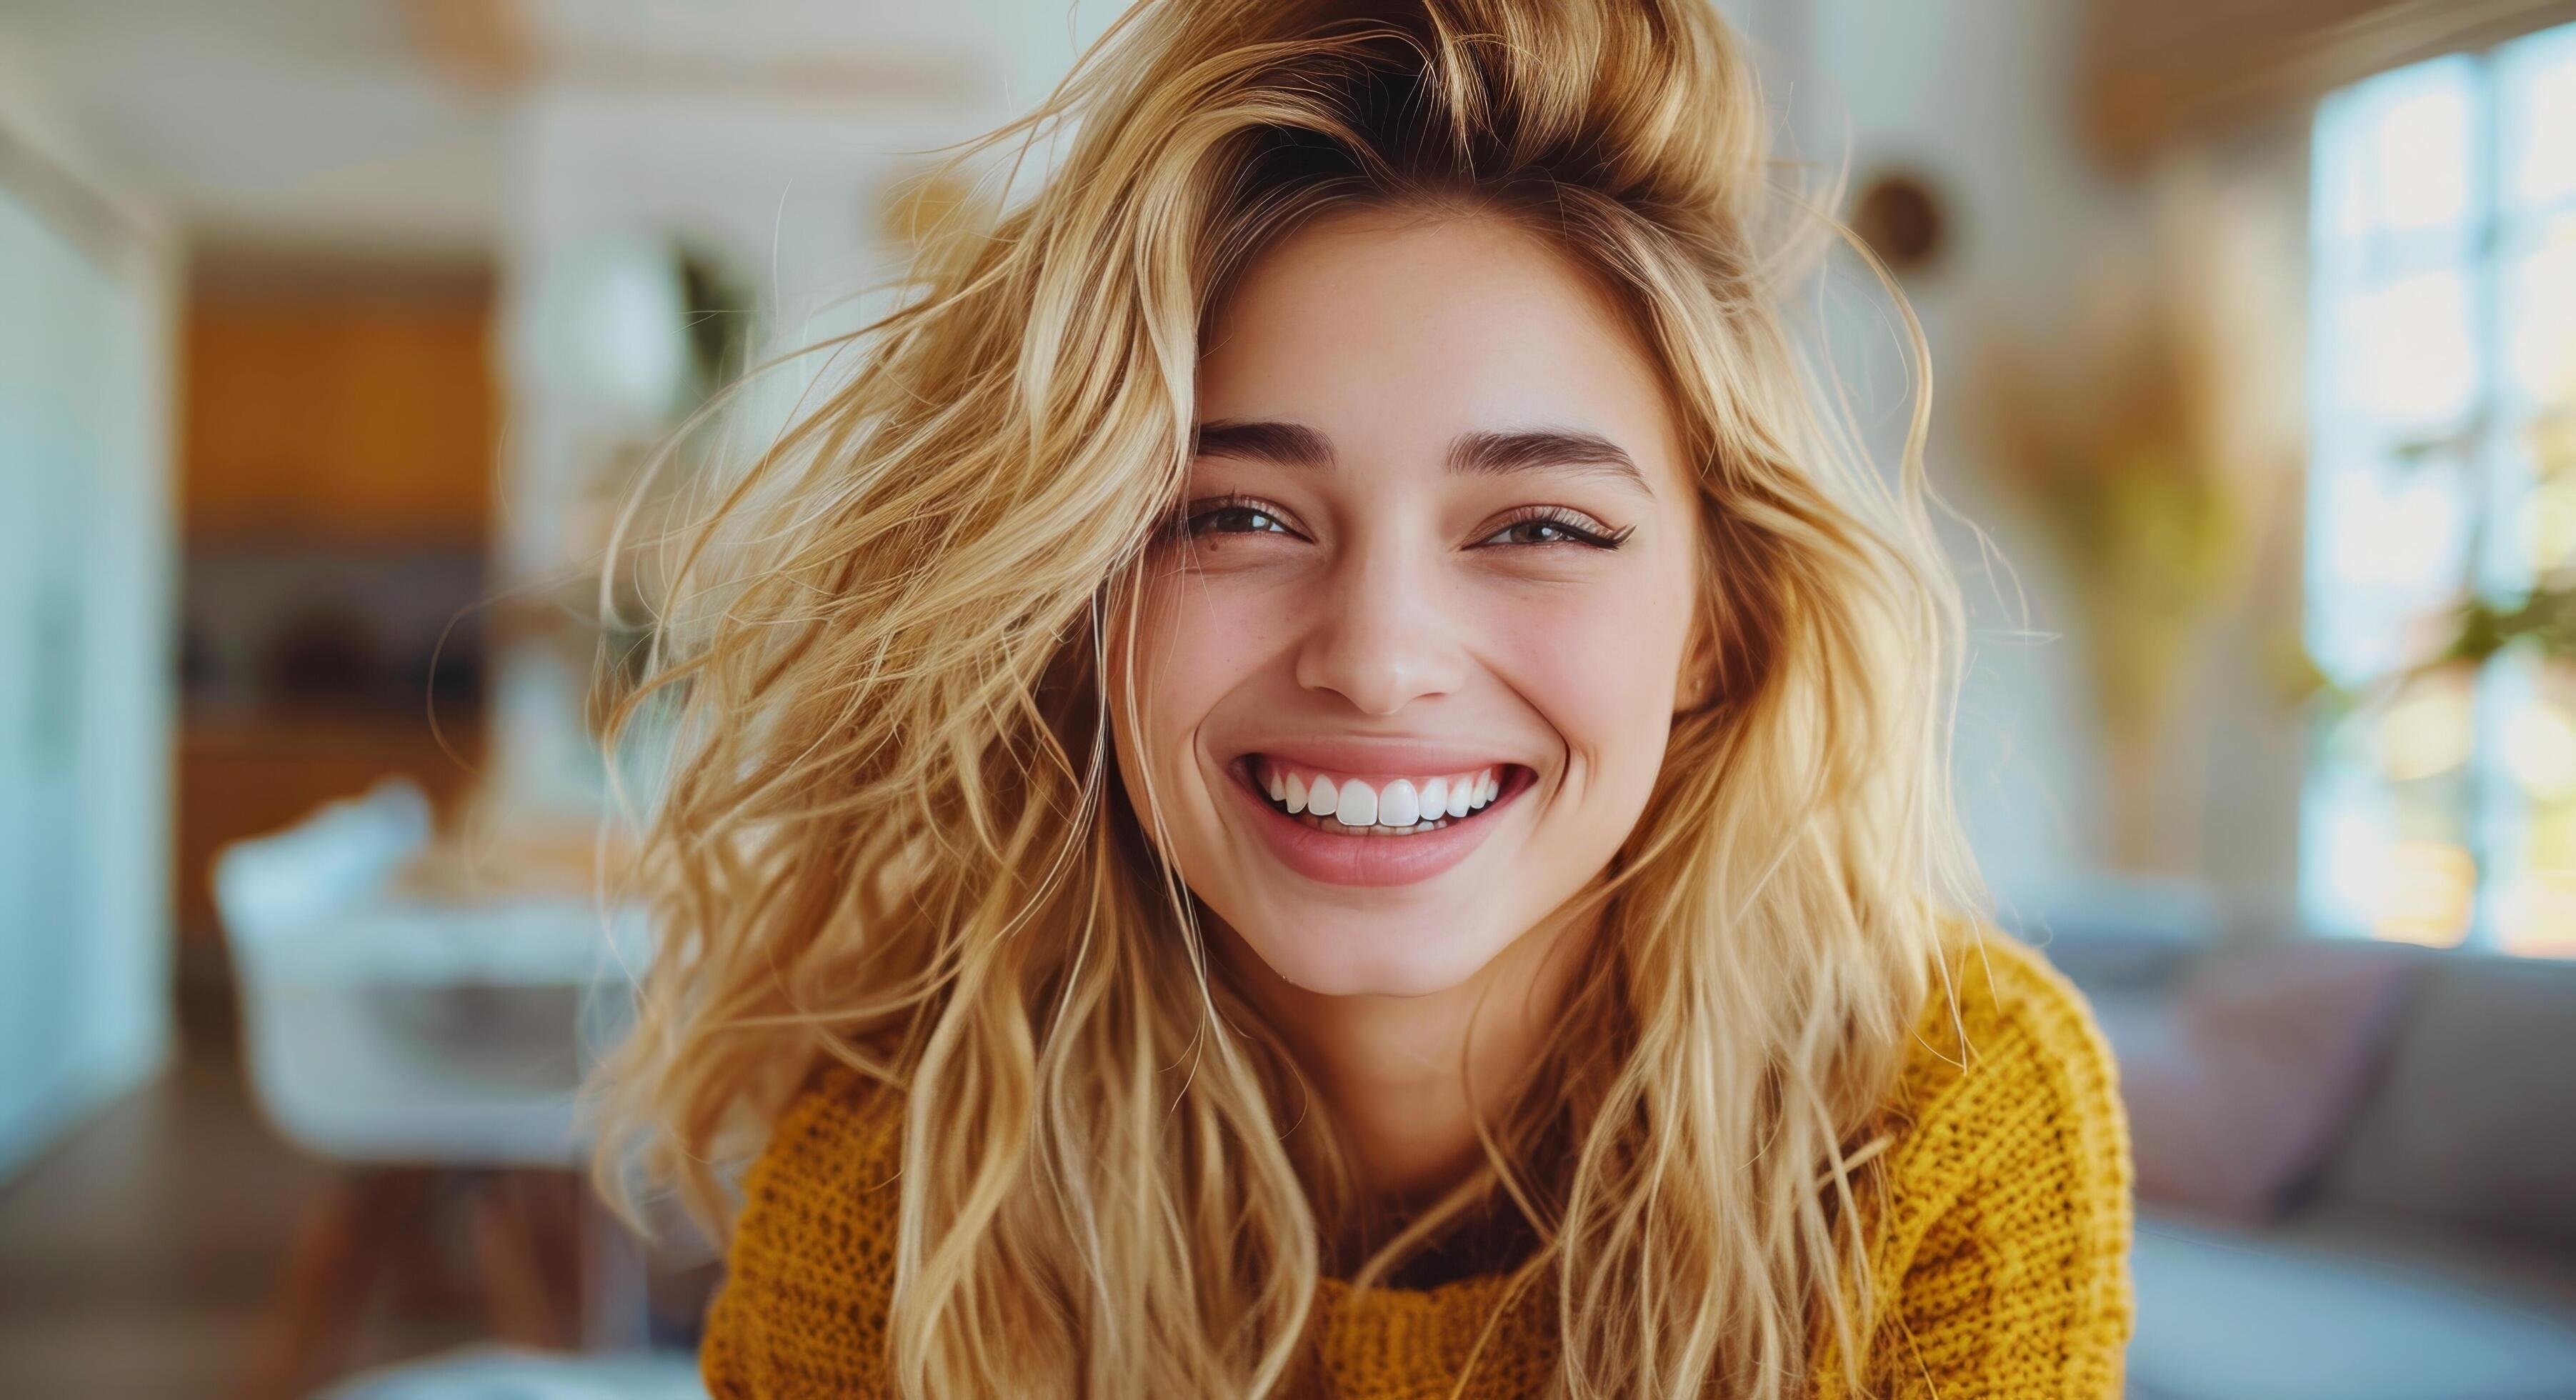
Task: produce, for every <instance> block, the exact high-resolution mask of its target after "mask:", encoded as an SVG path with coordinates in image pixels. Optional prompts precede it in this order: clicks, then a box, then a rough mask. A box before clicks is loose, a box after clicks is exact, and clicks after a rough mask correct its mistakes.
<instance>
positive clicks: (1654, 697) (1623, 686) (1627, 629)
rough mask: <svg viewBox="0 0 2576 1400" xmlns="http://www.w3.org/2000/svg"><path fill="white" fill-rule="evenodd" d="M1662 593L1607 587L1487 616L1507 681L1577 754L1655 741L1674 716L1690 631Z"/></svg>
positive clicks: (1514, 604)
mask: <svg viewBox="0 0 2576 1400" xmlns="http://www.w3.org/2000/svg"><path fill="white" fill-rule="evenodd" d="M1666 591H1667V590H1665V589H1662V588H1660V587H1651V586H1649V587H1639V586H1637V585H1634V584H1630V585H1627V586H1610V585H1607V584H1605V585H1604V586H1600V587H1587V588H1582V589H1569V590H1565V591H1562V592H1558V593H1555V594H1554V595H1553V596H1540V597H1528V596H1524V597H1522V598H1519V599H1515V600H1509V601H1508V602H1507V603H1505V604H1504V605H1502V606H1498V607H1496V608H1494V609H1493V610H1492V611H1491V612H1490V613H1489V626H1490V627H1491V629H1492V632H1493V635H1494V636H1495V637H1496V638H1497V641H1498V643H1499V645H1498V646H1496V647H1495V649H1494V654H1497V655H1502V656H1509V657H1511V658H1512V661H1511V668H1512V672H1513V674H1511V675H1510V676H1508V677H1507V678H1506V679H1507V680H1508V681H1509V682H1510V684H1511V686H1512V688H1513V689H1515V690H1517V691H1519V692H1520V693H1521V694H1522V695H1523V696H1524V697H1526V698H1527V699H1528V700H1529V701H1530V702H1531V703H1532V704H1533V705H1535V706H1536V707H1537V708H1538V710H1539V712H1540V713H1541V714H1543V715H1545V716H1546V717H1547V718H1548V720H1549V721H1550V722H1551V723H1552V724H1554V725H1555V726H1556V728H1557V729H1558V730H1559V731H1560V732H1561V733H1562V734H1563V735H1564V738H1565V741H1566V744H1567V746H1568V747H1569V748H1570V749H1572V750H1573V751H1574V752H1575V753H1576V754H1577V755H1578V756H1582V755H1598V754H1602V753H1605V752H1609V751H1612V750H1616V749H1618V748H1621V747H1623V746H1625V745H1628V744H1630V743H1632V742H1634V741H1638V740H1644V739H1648V738H1651V737H1653V736H1654V735H1655V734H1658V733H1660V722H1661V721H1663V720H1664V719H1666V718H1668V717H1669V715H1670V713H1671V710H1672V696H1673V677H1674V674H1675V668H1677V667H1678V666H1679V665H1680V658H1681V648H1682V642H1683V632H1684V628H1683V625H1682V620H1683V614H1682V612H1681V610H1680V607H1679V605H1678V602H1677V600H1675V599H1673V598H1670V597H1667V596H1665V594H1666ZM1657 747H1658V749H1660V744H1658V745H1657Z"/></svg>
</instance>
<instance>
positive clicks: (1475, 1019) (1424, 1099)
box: [1223, 919, 1597, 1218]
mask: <svg viewBox="0 0 2576 1400" xmlns="http://www.w3.org/2000/svg"><path fill="white" fill-rule="evenodd" d="M1596 926H1597V920H1594V919H1585V920H1583V921H1580V922H1579V923H1569V922H1563V921H1557V922H1553V923H1551V924H1550V925H1542V926H1541V927H1538V928H1534V929H1532V930H1530V932H1528V933H1527V934H1524V935H1522V936H1521V937H1520V938H1519V939H1517V940H1515V941H1514V942H1513V943H1512V944H1511V946H1510V947H1508V948H1506V949H1504V950H1503V952H1502V953H1501V954H1499V955H1497V956H1496V957H1495V958H1494V959H1493V960H1492V961H1491V962H1489V963H1487V964H1486V965H1485V967H1484V969H1483V970H1482V971H1480V972H1479V973H1477V975H1476V976H1474V977H1472V978H1470V979H1468V980H1467V981H1465V982H1462V983H1460V984H1459V985H1457V986H1455V987H1450V988H1447V989H1445V990H1442V991H1438V992H1430V993H1425V994H1422V995H1419V996H1373V995H1372V996H1332V995H1325V994H1320V993H1316V992H1311V991H1308V990H1307V989H1305V988H1303V987H1299V986H1296V985H1294V984H1292V983H1290V982H1288V981H1286V980H1285V979H1283V978H1281V977H1280V976H1279V975H1278V974H1277V973H1275V972H1273V971H1271V970H1270V968H1269V966H1268V965H1267V964H1265V963H1263V962H1262V961H1261V959H1260V958H1259V957H1258V956H1256V955H1254V954H1253V953H1252V952H1251V950H1250V949H1249V948H1247V947H1244V946H1243V945H1242V944H1241V943H1240V941H1239V940H1237V939H1236V938H1235V936H1234V935H1233V933H1232V932H1231V931H1230V930H1228V931H1226V932H1225V933H1224V935H1223V937H1224V940H1225V942H1226V943H1227V944H1228V945H1230V946H1229V950H1228V951H1229V952H1230V953H1231V954H1232V959H1231V960H1232V961H1233V962H1234V963H1235V964H1236V965H1237V966H1238V968H1239V969H1240V970H1241V972H1242V973H1243V979H1242V980H1243V985H1245V986H1246V987H1247V989H1248V991H1249V994H1250V995H1251V997H1252V998H1253V1000H1254V1002H1255V1004H1256V1005H1258V1006H1259V1007H1261V1009H1262V1010H1263V1012H1264V1013H1265V1014H1266V1015H1267V1016H1268V1017H1269V1018H1270V1020H1271V1023H1272V1024H1273V1025H1274V1026H1276V1027H1278V1029H1279V1030H1280V1032H1281V1034H1282V1035H1283V1036H1285V1037H1286V1038H1287V1040H1288V1042H1289V1046H1290V1048H1291V1049H1292V1050H1293V1051H1294V1052H1295V1053H1296V1055H1297V1057H1298V1062H1299V1064H1300V1065H1301V1066H1303V1067H1304V1069H1305V1071H1306V1073H1307V1075H1308V1077H1309V1078H1311V1079H1312V1080H1313V1081H1314V1082H1315V1084H1316V1087H1317V1090H1318V1092H1319V1093H1321V1094H1322V1095H1323V1096H1324V1097H1325V1099H1326V1100H1327V1101H1328V1102H1329V1103H1330V1104H1331V1105H1332V1107H1333V1110H1334V1111H1335V1113H1336V1114H1337V1115H1338V1118H1339V1121H1340V1122H1341V1123H1342V1124H1343V1125H1344V1126H1345V1128H1346V1129H1347V1132H1348V1134H1349V1137H1350V1140H1351V1142H1352V1145H1353V1147H1354V1148H1355V1150H1356V1152H1357V1155H1358V1158H1359V1167H1360V1170H1361V1172H1362V1185H1363V1188H1364V1189H1365V1190H1366V1191H1367V1192H1368V1193H1369V1194H1370V1196H1371V1197H1372V1198H1374V1199H1375V1200H1377V1201H1378V1202H1380V1203H1382V1205H1384V1206H1385V1207H1387V1208H1389V1209H1391V1210H1392V1211H1394V1212H1395V1213H1396V1214H1397V1216H1398V1218H1404V1217H1409V1216H1410V1215H1411V1214H1413V1213H1414V1212H1416V1211H1418V1210H1419V1209H1420V1208H1422V1207H1424V1206H1427V1205H1429V1204H1430V1203H1432V1202H1433V1201H1435V1200H1437V1199H1438V1198H1439V1196H1440V1194H1441V1193H1442V1192H1444V1191H1446V1190H1447V1189H1449V1188H1450V1187H1451V1186H1454V1185H1456V1184H1457V1183H1458V1182H1459V1181H1461V1180H1464V1179H1465V1178H1466V1177H1467V1176H1468V1175H1469V1174H1470V1173H1471V1172H1473V1171H1474V1170H1475V1167H1476V1164H1477V1162H1478V1160H1479V1159H1480V1158H1481V1157H1482V1155H1483V1149H1482V1148H1481V1147H1480V1146H1479V1144H1478V1140H1477V1136H1476V1126H1475V1123H1476V1118H1477V1116H1478V1115H1479V1114H1481V1115H1482V1116H1483V1117H1484V1118H1485V1119H1486V1120H1487V1121H1488V1122H1489V1123H1490V1122H1493V1121H1496V1120H1498V1119H1499V1118H1500V1116H1501V1114H1502V1111H1503V1108H1504V1107H1505V1101H1506V1098H1507V1096H1508V1095H1509V1094H1510V1092H1511V1090H1512V1088H1513V1086H1514V1085H1515V1084H1516V1083H1517V1082H1518V1081H1519V1079H1520V1077H1521V1073H1522V1071H1523V1070H1524V1069H1526V1068H1528V1066H1529V1064H1530V1061H1531V1060H1532V1059H1533V1058H1535V1057H1536V1056H1537V1054H1538V1053H1539V1051H1540V1049H1541V1048H1542V1047H1543V1046H1544V1044H1545V1042H1546V1038H1547V1031H1548V1029H1549V1028H1550V1027H1551V1026H1552V1025H1553V1024H1554V1023H1555V1020H1556V1017H1557V1014H1558V1012H1559V1011H1560V1009H1561V1008H1562V1007H1563V1006H1564V1004H1565V1001H1566V997H1567V994H1568V992H1569V991H1570V990H1571V985H1572V977H1573V973H1574V971H1575V969H1576V968H1577V967H1579V966H1580V965H1581V963H1582V961H1583V959H1582V958H1581V957H1580V956H1579V955H1580V953H1581V946H1580V945H1581V943H1582V942H1583V941H1584V940H1585V939H1586V938H1588V936H1589V935H1590V933H1591V931H1592V929H1593V928H1594V927H1596ZM1462 1066H1463V1067H1464V1069H1465V1071H1466V1073H1465V1075H1464V1076H1463V1077H1462V1074H1461V1069H1462ZM1469 1079H1472V1081H1473V1084H1474V1094H1475V1097H1474V1099H1473V1100H1472V1101H1471V1100H1470V1098H1469V1089H1468V1080H1469Z"/></svg>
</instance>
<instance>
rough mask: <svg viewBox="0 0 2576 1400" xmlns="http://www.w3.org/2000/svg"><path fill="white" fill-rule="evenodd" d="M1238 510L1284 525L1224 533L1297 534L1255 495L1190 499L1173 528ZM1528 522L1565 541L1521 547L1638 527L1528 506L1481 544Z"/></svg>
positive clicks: (1609, 545)
mask: <svg viewBox="0 0 2576 1400" xmlns="http://www.w3.org/2000/svg"><path fill="white" fill-rule="evenodd" d="M1238 511H1239V512H1242V513H1244V514H1248V515H1255V516H1259V517H1261V518H1263V519H1265V520H1268V521H1270V522H1271V523H1273V524H1274V525H1279V526H1280V528H1279V529H1278V530H1276V531H1271V530H1227V531H1223V532H1221V533H1224V534H1230V535H1238V534H1239V535H1259V534H1272V533H1278V534H1290V533H1294V532H1293V531H1290V530H1288V529H1287V527H1286V526H1285V525H1284V524H1281V521H1282V520H1283V519H1284V515H1285V513H1284V512H1282V511H1280V510H1279V509H1278V508H1277V507H1275V506H1272V505H1271V504H1270V503H1268V502H1267V501H1263V500H1259V499H1257V498H1255V497H1251V496H1233V495H1229V496H1212V497H1209V498H1207V499H1205V500H1200V501H1192V502H1190V503H1189V504H1188V505H1187V506H1186V507H1184V508H1183V509H1182V510H1181V511H1179V512H1178V513H1176V514H1175V515H1174V516H1173V519H1172V525H1171V527H1170V528H1171V532H1172V533H1173V534H1174V535H1177V536H1184V537H1196V536H1198V535H1202V534H1206V533H1209V532H1208V531H1206V530H1204V529H1202V528H1201V522H1203V521H1206V520H1208V519H1210V518H1212V517H1215V516H1219V515H1224V514H1226V513H1228V512H1238ZM1524 525H1545V526H1548V527H1550V528H1553V529H1555V530H1557V531H1558V532H1560V533H1561V534H1562V535H1563V536H1564V538H1563V539H1561V540H1524V541H1521V542H1520V547H1522V548H1545V547H1548V546H1550V545H1556V544H1575V545H1581V546H1583V547H1584V548H1586V549H1599V550H1612V549H1617V548H1618V547H1619V546H1620V545H1622V544H1625V543H1627V540H1628V536H1630V535H1631V534H1634V533H1635V532H1636V529H1637V527H1636V526H1634V525H1622V526H1620V527H1619V528H1618V529H1616V530H1609V531H1604V530H1602V529H1600V528H1599V526H1600V522H1599V521H1596V520H1594V519H1593V518H1592V517H1590V516H1588V515H1585V514H1583V513H1582V512H1581V511H1576V510H1569V509H1567V508H1566V507H1564V506H1525V507H1523V508H1521V509H1520V510H1518V511H1515V512H1514V513H1513V514H1512V517H1511V518H1510V519H1508V520H1506V521H1504V522H1503V523H1502V524H1501V525H1500V526H1499V527H1497V528H1496V529H1495V530H1494V532H1493V534H1489V535H1487V536H1485V538H1484V539H1483V540H1479V541H1477V543H1478V544H1479V545H1482V544H1484V543H1485V542H1486V541H1487V540H1491V539H1492V538H1493V537H1494V535H1499V534H1502V533H1504V532H1505V531H1508V530H1516V529H1519V528H1520V527H1521V526H1524Z"/></svg>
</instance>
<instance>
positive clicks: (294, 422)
mask: <svg viewBox="0 0 2576 1400" xmlns="http://www.w3.org/2000/svg"><path fill="white" fill-rule="evenodd" d="M423 283H426V285H423ZM491 327H492V297H491V291H490V281H489V278H488V277H484V276H479V275H475V276H464V275H460V276H449V277H441V278H432V279H423V278H419V277H413V278H411V279H409V280H408V281H403V280H398V279H395V278H392V277H386V278H382V279H379V280H378V281H375V282H370V281H368V280H366V279H364V278H358V277H352V276H349V275H347V274H339V275H320V274H317V275H314V276H310V277H303V278H297V277H294V276H291V275H287V274H283V273H280V272H277V271H274V270H271V271H268V272H266V273H264V274H262V275H259V276H256V277H244V276H239V275H224V274H221V273H215V274H211V275H207V276H201V278H200V285H199V287H198V288H197V290H196V291H194V292H193V293H192V295H191V297H190V303H189V307H188V324H187V330H186V335H185V342H184V357H185V360H184V363H185V367H186V373H185V384H186V413H185V420H184V421H185V425H186V426H185V437H184V441H183V462H184V468H183V472H182V479H181V492H180V494H181V521H182V526H183V528H184V530H185V532H186V534H187V535H188V537H189V539H190V540H191V541H214V540H220V541H227V542H234V541H245V540H271V539H285V540H329V541H334V542H341V543H348V542H359V541H364V542H370V543H382V544H395V545H407V546H420V545H439V544H472V543H479V542H480V541H481V540H483V538H484V535H485V530H486V526H487V523H488V521H489V519H490V516H491V494H492V463H493V461H494V454H495V448H496V437H497V433H498V418H497V408H496V402H497V390H496V388H495V385H494V382H493V373H492V364H493V355H492V351H491V345H490V340H491V334H492V330H491Z"/></svg>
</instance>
